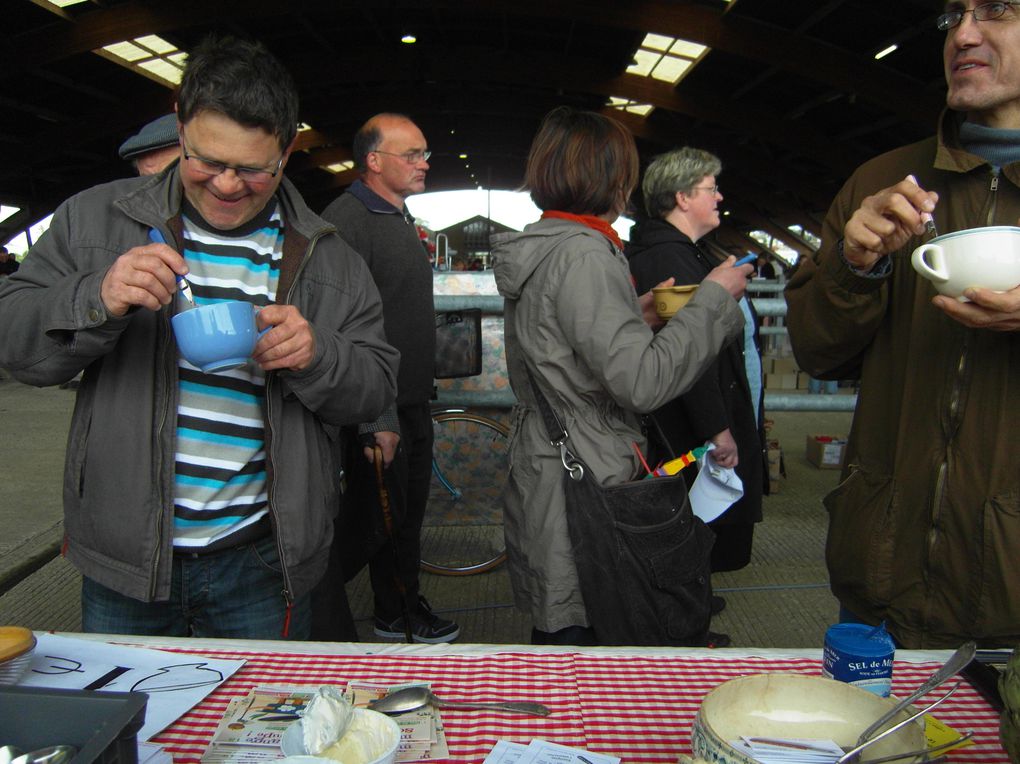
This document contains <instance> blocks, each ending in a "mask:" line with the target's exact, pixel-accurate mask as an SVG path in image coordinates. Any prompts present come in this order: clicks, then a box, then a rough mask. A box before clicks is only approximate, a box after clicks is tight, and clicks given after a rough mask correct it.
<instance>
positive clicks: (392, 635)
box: [374, 597, 460, 645]
mask: <svg viewBox="0 0 1020 764" xmlns="http://www.w3.org/2000/svg"><path fill="white" fill-rule="evenodd" d="M374 631H375V635H376V636H377V637H387V638H389V639H404V638H405V637H406V634H404V617H403V616H398V617H397V618H394V619H393V620H392V621H389V622H387V621H384V620H383V619H381V618H379V617H378V616H376V619H375V629H374ZM459 636H460V626H458V625H457V624H456V623H454V622H453V621H449V620H447V619H445V618H440V617H439V616H438V615H436V614H435V613H433V612H432V608H431V607H429V603H428V601H427V600H426V599H425V598H424V597H418V610H417V612H415V613H413V614H412V615H411V638H412V639H413V640H414V641H415V642H425V643H427V644H430V645H436V644H439V643H440V642H452V641H453V640H455V639H456V638H457V637H459Z"/></svg>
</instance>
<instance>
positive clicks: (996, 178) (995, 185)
mask: <svg viewBox="0 0 1020 764" xmlns="http://www.w3.org/2000/svg"><path fill="white" fill-rule="evenodd" d="M988 190H989V191H991V192H992V193H995V192H996V191H998V190H999V173H997V172H993V173H992V184H991V185H990V186H989V187H988Z"/></svg>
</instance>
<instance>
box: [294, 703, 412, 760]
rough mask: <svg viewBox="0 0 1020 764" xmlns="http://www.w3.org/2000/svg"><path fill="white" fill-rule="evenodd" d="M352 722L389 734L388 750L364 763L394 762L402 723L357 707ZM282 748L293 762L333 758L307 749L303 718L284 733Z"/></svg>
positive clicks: (376, 712)
mask: <svg viewBox="0 0 1020 764" xmlns="http://www.w3.org/2000/svg"><path fill="white" fill-rule="evenodd" d="M351 723H352V724H368V725H371V726H373V727H379V728H382V729H384V730H386V732H387V733H388V735H389V738H388V740H389V742H388V746H387V748H386V750H385V751H384V752H383V753H382V754H380V755H379V756H378V757H376V758H374V759H371V760H369V761H365V762H362V764H394V762H395V761H396V759H397V745H398V744H399V743H400V725H398V724H397V723H396V722H395V721H394V720H393V719H391V718H390V717H388V716H386V714H381V713H379V712H378V711H372V710H371V709H368V708H355V709H354V720H353V721H352V722H351ZM280 749H281V750H282V751H283V753H284V755H285V756H287V757H288V758H289V759H291V760H292V762H293V764H312V762H311V761H309V762H300V761H296V760H295V759H298V758H301V759H304V758H307V759H309V760H314V761H315V762H329V761H333V760H332V759H330V758H328V757H326V756H322V755H320V756H312V755H311V754H309V753H308V751H307V750H306V749H305V734H304V730H303V729H302V727H301V720H300V719H299V720H298V721H296V722H294V723H293V724H292V725H290V726H289V727H288V728H287V731H286V732H284V733H283V738H282V739H281V740H280Z"/></svg>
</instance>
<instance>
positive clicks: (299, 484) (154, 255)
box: [0, 38, 397, 639]
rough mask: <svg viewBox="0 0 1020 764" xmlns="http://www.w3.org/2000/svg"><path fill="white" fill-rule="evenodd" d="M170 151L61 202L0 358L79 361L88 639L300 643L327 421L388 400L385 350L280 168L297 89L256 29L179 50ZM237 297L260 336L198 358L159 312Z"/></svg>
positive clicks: (76, 520)
mask: <svg viewBox="0 0 1020 764" xmlns="http://www.w3.org/2000/svg"><path fill="white" fill-rule="evenodd" d="M176 113H177V119H178V126H177V127H178V132H179V135H180V160H179V161H178V162H175V163H173V164H171V165H170V166H169V167H167V168H166V169H164V170H163V171H162V172H161V173H159V174H158V175H154V176H151V177H141V178H133V179H125V180H121V181H117V182H114V183H109V184H106V185H101V186H97V187H95V188H92V189H90V190H88V191H85V192H83V193H81V194H78V195H77V196H75V197H72V198H71V199H69V200H68V201H66V202H65V203H64V204H62V205H61V206H60V207H59V208H58V209H57V211H56V213H55V215H54V217H53V222H52V224H51V226H50V228H49V230H48V231H47V232H46V233H45V234H44V235H43V236H42V237H40V238H39V241H38V242H37V244H36V245H35V247H33V249H32V250H31V252H30V255H29V257H28V258H27V260H28V262H27V264H26V265H25V267H24V268H22V270H21V273H19V274H18V275H17V276H16V277H15V278H12V279H10V280H8V281H7V282H6V283H5V284H4V285H3V286H2V288H0V317H2V318H0V365H3V366H4V367H6V368H8V369H9V370H11V371H12V372H13V374H14V376H15V377H16V378H17V379H19V380H21V381H23V382H26V383H29V384H35V385H52V384H58V383H61V382H64V381H66V380H68V379H70V378H71V377H73V376H75V375H76V374H78V373H79V372H81V371H83V370H84V375H83V377H82V381H81V384H80V386H79V389H78V396H77V402H76V405H75V410H74V414H73V417H72V421H71V429H70V435H69V438H68V447H67V459H66V468H65V485H64V500H65V507H64V530H65V544H64V550H65V552H64V553H65V555H66V557H67V558H68V560H70V561H71V562H72V563H73V564H74V565H75V567H77V568H78V570H79V571H80V572H81V573H82V576H83V583H82V627H83V629H84V630H85V631H88V632H102V633H115V634H148V635H164V636H204V637H225V638H248V639H282V638H291V639H307V638H308V637H309V634H310V621H311V610H310V592H311V589H312V587H313V586H314V584H315V583H316V582H317V581H318V580H319V578H320V577H321V576H322V574H323V573H324V571H325V568H326V564H327V559H328V554H329V548H330V536H331V533H332V524H333V517H334V515H335V512H336V502H337V496H338V492H339V484H340V465H339V460H338V449H337V446H336V441H337V435H338V432H339V428H340V427H341V426H342V425H344V424H348V423H352V422H359V421H363V420H365V419H370V418H372V417H375V416H378V415H379V413H380V412H382V411H383V410H384V408H385V407H386V406H387V405H389V403H390V402H391V401H392V400H393V396H394V392H395V376H396V366H397V353H396V351H395V350H394V349H393V348H392V347H390V346H389V345H388V344H387V343H386V341H385V337H384V334H383V324H382V308H381V305H380V302H379V294H378V291H377V290H376V288H375V285H374V284H373V283H372V278H371V274H370V273H369V272H368V269H367V268H366V267H365V264H364V262H363V261H362V259H361V258H360V257H358V255H357V254H356V253H355V252H354V251H353V250H351V248H350V247H348V246H347V245H346V244H345V243H344V242H343V241H342V240H341V239H340V237H338V236H337V235H336V230H335V229H334V228H333V226H331V225H329V224H328V223H326V222H325V221H323V220H322V219H321V218H319V217H318V216H316V215H314V214H313V213H312V212H311V211H310V210H309V209H308V208H307V206H306V205H305V203H304V201H303V200H302V199H301V196H300V195H299V194H298V192H297V190H296V189H295V188H294V186H293V185H291V184H290V182H289V181H287V180H286V179H285V178H284V176H283V169H284V167H285V165H286V163H287V159H288V157H289V156H290V152H291V149H292V148H293V144H294V138H295V135H296V133H297V124H298V99H297V90H296V88H295V86H294V83H293V81H292V79H291V78H290V76H289V74H288V73H287V71H286V70H285V69H284V68H283V67H282V66H281V65H280V63H279V62H278V61H277V60H276V59H275V58H273V57H272V56H271V55H270V54H269V52H268V51H267V50H266V49H265V48H264V47H263V46H262V45H259V44H257V43H252V42H247V41H242V40H237V39H233V38H225V39H220V40H217V39H213V38H210V39H207V40H205V41H204V42H202V43H201V44H200V45H199V46H198V47H197V48H196V49H195V50H193V51H191V52H190V55H189V57H188V64H187V68H186V70H185V72H184V77H183V79H182V82H181V86H180V90H179V92H178V97H177V104H176ZM180 277H186V279H187V283H188V284H189V285H190V289H191V291H192V293H193V295H194V302H195V303H197V304H198V305H199V306H201V305H208V304H212V303H217V302H221V301H224V300H241V301H245V302H248V303H251V304H252V305H253V306H255V307H257V308H260V310H259V313H258V318H257V323H258V327H259V329H261V330H266V331H265V332H264V334H263V336H262V337H261V339H260V340H259V341H258V344H257V345H256V346H255V348H254V351H253V354H252V358H251V359H250V360H249V361H248V362H247V364H246V365H244V366H242V367H240V368H233V369H230V370H225V371H221V372H215V373H203V372H202V371H201V370H200V369H197V368H196V367H193V366H191V365H190V364H188V363H187V361H186V360H184V359H183V358H181V357H180V356H179V353H178V352H177V347H176V345H175V342H174V337H173V333H172V331H171V322H170V319H171V317H172V316H173V315H174V313H175V312H176V311H178V310H183V309H187V307H188V306H187V305H185V304H182V302H181V300H180V299H179V298H177V297H176V295H177V292H178V284H177V281H178V279H179V278H180Z"/></svg>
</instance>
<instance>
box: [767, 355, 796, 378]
mask: <svg viewBox="0 0 1020 764" xmlns="http://www.w3.org/2000/svg"><path fill="white" fill-rule="evenodd" d="M772 371H773V373H775V374H796V372H797V371H798V369H797V362H796V361H795V360H794V359H793V358H775V359H773V360H772Z"/></svg>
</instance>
